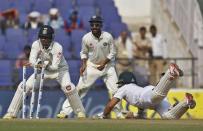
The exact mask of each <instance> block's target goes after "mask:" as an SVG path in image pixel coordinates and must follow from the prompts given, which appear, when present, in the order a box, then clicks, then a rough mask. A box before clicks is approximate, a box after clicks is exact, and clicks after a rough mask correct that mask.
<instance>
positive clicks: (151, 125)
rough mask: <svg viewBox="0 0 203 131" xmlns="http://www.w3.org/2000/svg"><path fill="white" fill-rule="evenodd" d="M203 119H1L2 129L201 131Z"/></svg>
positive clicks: (14, 130)
mask: <svg viewBox="0 0 203 131" xmlns="http://www.w3.org/2000/svg"><path fill="white" fill-rule="evenodd" d="M202 129H203V120H91V119H84V120H76V119H66V120H60V119H40V120H19V119H15V120H1V119H0V131H201V130H202Z"/></svg>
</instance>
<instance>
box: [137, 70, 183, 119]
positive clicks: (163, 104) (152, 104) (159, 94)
mask: <svg viewBox="0 0 203 131" xmlns="http://www.w3.org/2000/svg"><path fill="white" fill-rule="evenodd" d="M174 81H175V80H174V79H173V80H170V72H169V70H168V71H166V73H165V75H164V76H163V77H162V78H161V80H160V81H159V83H158V84H157V86H156V87H154V86H147V87H145V88H144V91H143V92H142V94H141V96H140V108H148V109H154V110H155V111H157V112H158V113H159V115H160V116H161V117H162V118H167V116H166V114H167V113H168V112H169V108H170V106H171V104H170V103H169V102H168V100H167V98H166V96H167V94H168V91H169V90H170V88H171V85H172V83H173V82H174ZM184 104H185V103H183V104H179V107H180V108H178V109H177V110H175V111H176V112H177V111H180V114H175V113H174V115H175V116H174V118H177V117H176V115H177V116H178V117H181V116H180V115H182V114H183V113H182V112H185V111H186V110H185V106H184ZM138 106H139V105H138ZM173 110H174V109H173ZM175 111H174V112H175ZM170 115H171V114H170ZM172 116H173V112H172ZM171 118H172V117H171Z"/></svg>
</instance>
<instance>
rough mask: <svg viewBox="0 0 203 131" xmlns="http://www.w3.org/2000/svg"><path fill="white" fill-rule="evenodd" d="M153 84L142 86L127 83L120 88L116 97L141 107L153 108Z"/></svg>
mask: <svg viewBox="0 0 203 131" xmlns="http://www.w3.org/2000/svg"><path fill="white" fill-rule="evenodd" d="M153 88H154V87H153V86H147V87H144V88H143V87H140V86H138V85H136V84H126V85H124V86H122V87H121V88H119V89H118V91H117V92H116V93H115V95H114V97H115V98H118V99H120V100H121V99H125V100H126V101H127V102H129V104H131V105H135V106H137V107H140V108H151V107H153V103H151V99H150V97H151V92H152V89H153Z"/></svg>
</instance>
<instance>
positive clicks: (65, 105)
mask: <svg viewBox="0 0 203 131" xmlns="http://www.w3.org/2000/svg"><path fill="white" fill-rule="evenodd" d="M72 112H73V109H72V107H71V105H70V103H69V101H68V98H67V99H66V100H65V101H64V103H63V105H62V110H61V111H60V113H63V114H67V115H70V114H71V113H72Z"/></svg>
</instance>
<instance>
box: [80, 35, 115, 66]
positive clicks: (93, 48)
mask: <svg viewBox="0 0 203 131" xmlns="http://www.w3.org/2000/svg"><path fill="white" fill-rule="evenodd" d="M115 55H116V48H115V45H114V43H113V37H112V36H111V34H109V33H108V32H104V31H103V32H102V33H101V36H100V38H99V39H98V38H96V37H95V36H94V35H93V34H92V32H89V33H87V34H86V35H84V36H83V38H82V49H81V52H80V56H81V59H84V58H87V59H89V61H90V62H92V63H94V64H97V65H100V64H101V63H102V62H103V61H104V60H105V59H106V58H108V59H110V60H111V61H114V60H115Z"/></svg>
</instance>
